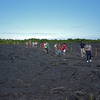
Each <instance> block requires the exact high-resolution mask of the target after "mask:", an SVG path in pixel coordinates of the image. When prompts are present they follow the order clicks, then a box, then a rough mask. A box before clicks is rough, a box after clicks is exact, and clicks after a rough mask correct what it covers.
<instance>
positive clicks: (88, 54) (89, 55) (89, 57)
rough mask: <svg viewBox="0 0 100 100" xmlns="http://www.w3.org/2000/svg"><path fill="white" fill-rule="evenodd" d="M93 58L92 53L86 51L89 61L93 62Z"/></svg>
mask: <svg viewBox="0 0 100 100" xmlns="http://www.w3.org/2000/svg"><path fill="white" fill-rule="evenodd" d="M91 56H92V54H91V51H86V58H87V60H91Z"/></svg>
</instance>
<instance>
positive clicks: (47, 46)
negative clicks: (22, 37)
mask: <svg viewBox="0 0 100 100" xmlns="http://www.w3.org/2000/svg"><path fill="white" fill-rule="evenodd" d="M43 47H44V49H45V51H46V53H47V54H48V53H49V52H48V51H49V44H48V43H47V42H45V43H44V46H43Z"/></svg>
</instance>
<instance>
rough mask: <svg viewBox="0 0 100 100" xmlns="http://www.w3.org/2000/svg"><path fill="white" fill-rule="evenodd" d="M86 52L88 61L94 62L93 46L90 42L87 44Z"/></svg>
mask: <svg viewBox="0 0 100 100" xmlns="http://www.w3.org/2000/svg"><path fill="white" fill-rule="evenodd" d="M85 52H86V60H87V61H86V62H92V59H91V57H92V46H91V45H90V44H86V45H85Z"/></svg>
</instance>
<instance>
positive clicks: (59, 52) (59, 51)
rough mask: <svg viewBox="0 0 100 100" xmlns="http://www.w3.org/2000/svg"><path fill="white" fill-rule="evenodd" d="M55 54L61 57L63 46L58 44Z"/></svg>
mask: <svg viewBox="0 0 100 100" xmlns="http://www.w3.org/2000/svg"><path fill="white" fill-rule="evenodd" d="M55 47H56V48H55V53H56V55H59V56H60V55H61V54H62V52H61V44H60V43H58V44H56V45H55Z"/></svg>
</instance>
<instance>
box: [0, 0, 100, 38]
mask: <svg viewBox="0 0 100 100" xmlns="http://www.w3.org/2000/svg"><path fill="white" fill-rule="evenodd" d="M32 37H33V38H34V37H35V38H48V39H49V38H51V39H53V38H61V39H66V38H89V39H100V0H0V38H6V39H8V38H13V39H24V38H32Z"/></svg>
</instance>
